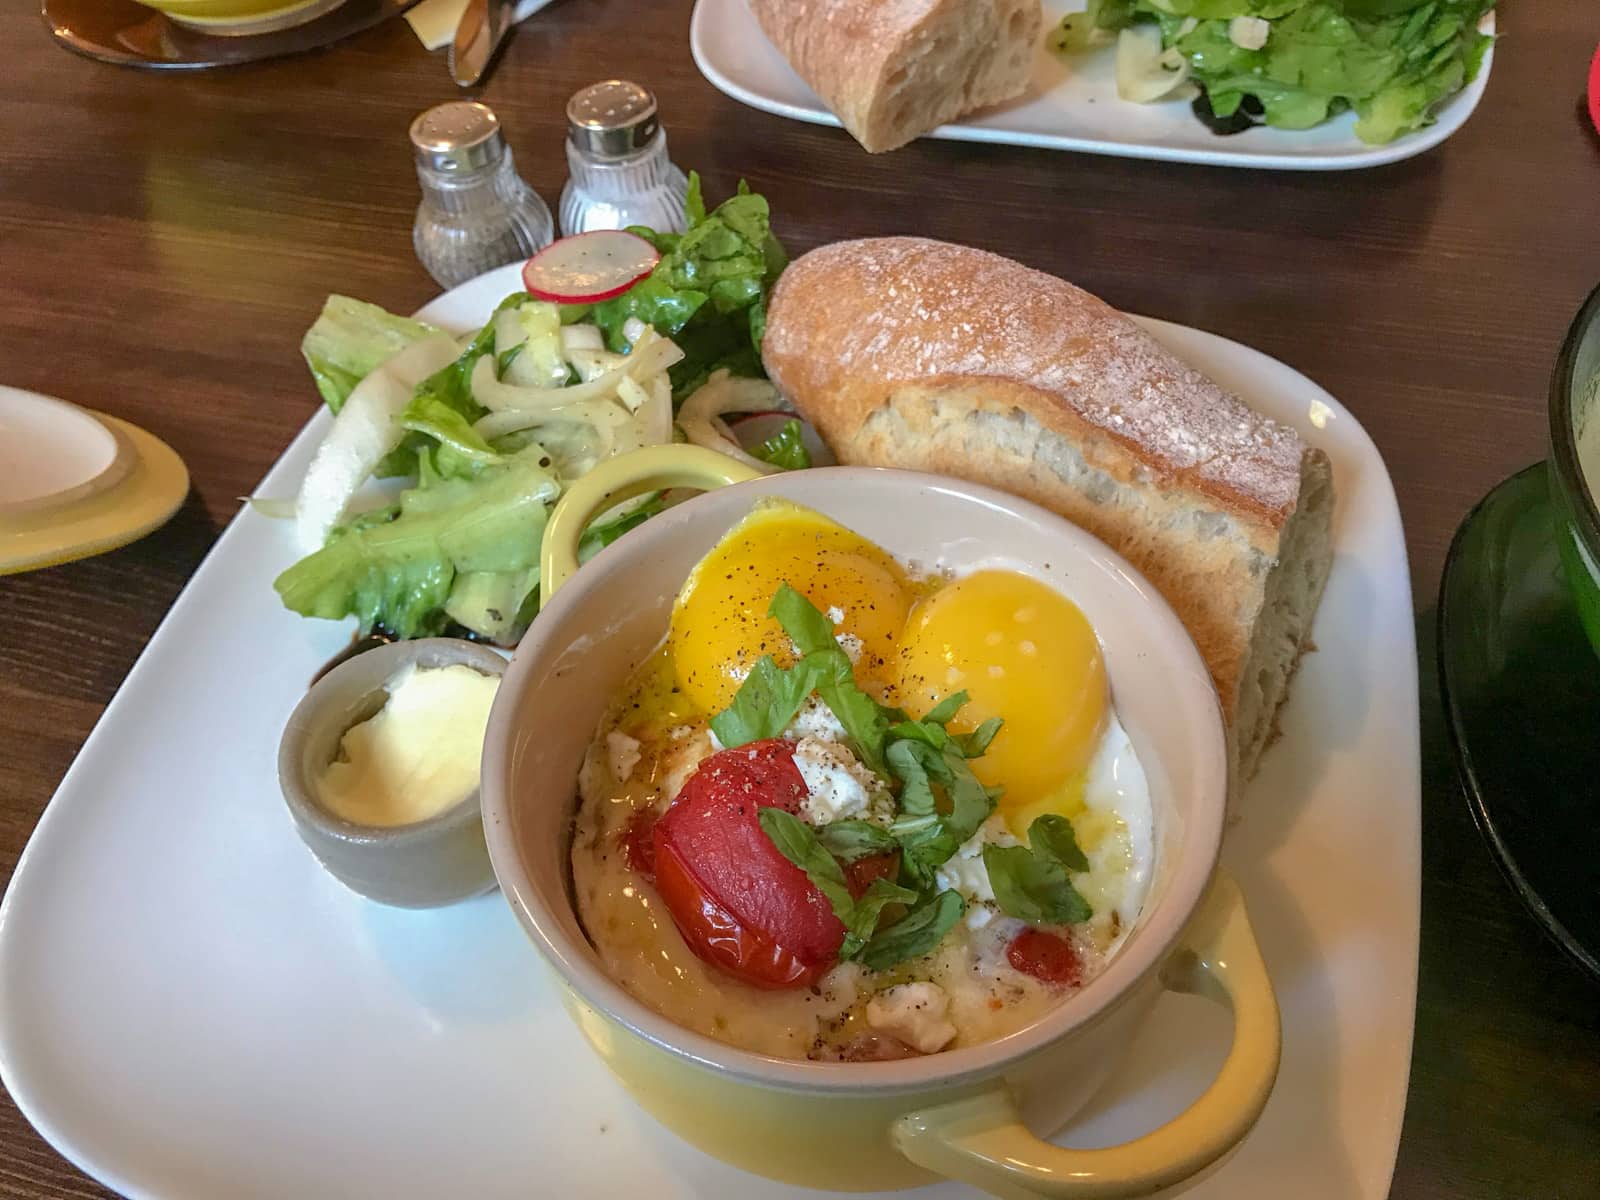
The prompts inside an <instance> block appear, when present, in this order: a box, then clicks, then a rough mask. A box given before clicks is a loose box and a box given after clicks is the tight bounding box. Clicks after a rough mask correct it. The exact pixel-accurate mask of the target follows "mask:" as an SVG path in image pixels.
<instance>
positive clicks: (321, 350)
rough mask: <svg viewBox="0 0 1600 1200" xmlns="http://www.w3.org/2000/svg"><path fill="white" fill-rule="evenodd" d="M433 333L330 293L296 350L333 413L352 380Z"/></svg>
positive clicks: (351, 386)
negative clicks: (298, 350) (309, 369)
mask: <svg viewBox="0 0 1600 1200" xmlns="http://www.w3.org/2000/svg"><path fill="white" fill-rule="evenodd" d="M436 332H438V331H437V330H435V329H434V328H433V327H432V326H430V325H424V324H423V323H422V322H421V321H414V320H412V319H411V318H410V317H397V316H395V315H394V314H393V313H391V312H385V311H384V310H383V309H381V308H379V307H378V306H377V305H376V304H367V303H366V302H364V301H361V300H352V299H351V298H350V297H349V296H337V295H335V296H329V297H328V299H327V300H326V301H325V302H324V303H323V305H322V312H321V313H320V314H319V315H318V316H317V319H316V321H315V322H313V323H312V326H311V328H310V329H308V330H306V334H305V337H303V338H301V339H300V353H301V354H302V355H303V356H304V357H305V360H306V366H308V367H309V368H311V377H312V379H314V380H315V381H316V384H317V391H318V392H319V393H320V394H321V396H322V399H323V400H324V401H325V402H326V403H327V405H328V407H329V408H331V409H332V410H333V411H334V412H335V413H337V412H338V411H339V410H340V409H341V408H343V407H344V402H345V400H346V398H348V397H349V395H350V393H351V392H353V391H354V390H355V386H356V384H358V383H360V382H361V380H362V379H363V378H365V377H366V376H367V375H370V374H371V373H372V372H373V371H375V370H376V369H377V368H378V367H379V366H381V365H382V364H383V363H384V362H385V361H387V360H388V359H390V358H392V357H393V356H394V355H396V354H398V353H399V352H400V351H402V350H404V349H405V348H406V347H407V346H409V345H411V343H412V342H415V341H419V340H421V339H422V338H424V337H426V336H427V335H428V334H430V333H436Z"/></svg>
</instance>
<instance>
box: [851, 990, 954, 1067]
mask: <svg viewBox="0 0 1600 1200" xmlns="http://www.w3.org/2000/svg"><path fill="white" fill-rule="evenodd" d="M949 1010H950V997H949V996H948V995H947V994H946V993H945V990H944V989H943V988H942V987H940V986H939V985H938V984H936V983H925V982H917V983H899V984H896V985H895V986H894V987H892V988H888V989H886V990H885V991H881V992H879V993H878V994H877V995H876V996H874V997H873V998H872V999H871V1000H868V1001H867V1024H868V1025H871V1026H872V1027H873V1028H874V1029H876V1030H877V1031H878V1032H879V1033H886V1034H888V1035H889V1036H890V1037H895V1038H899V1039H900V1040H901V1041H902V1042H904V1043H905V1044H906V1045H908V1046H911V1047H913V1048H914V1049H917V1050H920V1051H922V1053H924V1054H933V1053H936V1052H937V1051H939V1050H943V1049H944V1048H945V1046H946V1045H948V1044H949V1042H950V1041H951V1039H953V1038H954V1037H955V1036H956V1027H955V1026H954V1025H952V1024H951V1023H950V1022H949V1021H948V1020H946V1019H945V1014H946V1013H947V1012H949Z"/></svg>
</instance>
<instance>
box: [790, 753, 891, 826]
mask: <svg viewBox="0 0 1600 1200" xmlns="http://www.w3.org/2000/svg"><path fill="white" fill-rule="evenodd" d="M794 765H795V766H796V767H798V768H799V770H800V778H801V779H803V780H805V783H806V788H807V789H808V790H809V791H810V793H811V794H810V795H809V796H807V797H806V799H805V802H804V803H803V804H802V805H801V806H800V811H801V815H802V816H804V817H805V819H806V820H807V821H809V822H811V824H813V825H827V824H829V823H830V822H833V821H840V820H843V819H844V818H845V817H859V816H866V815H869V814H868V809H869V808H871V807H872V801H873V793H874V792H877V791H880V790H882V789H881V785H880V784H879V783H878V779H877V777H876V776H875V775H873V773H872V772H871V771H869V770H867V768H866V767H864V766H862V765H861V764H860V763H859V762H857V761H856V756H855V755H853V754H851V753H850V751H849V750H847V749H845V747H843V746H841V745H839V744H838V743H837V742H825V741H823V740H822V739H820V738H812V737H805V738H801V739H800V741H799V742H798V743H797V744H796V745H795V748H794Z"/></svg>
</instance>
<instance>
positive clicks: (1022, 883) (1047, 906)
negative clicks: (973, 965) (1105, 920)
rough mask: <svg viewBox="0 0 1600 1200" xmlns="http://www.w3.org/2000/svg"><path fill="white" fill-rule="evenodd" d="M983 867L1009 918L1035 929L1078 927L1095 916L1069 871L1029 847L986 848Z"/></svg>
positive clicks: (1002, 909) (1046, 855)
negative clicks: (1036, 927)
mask: <svg viewBox="0 0 1600 1200" xmlns="http://www.w3.org/2000/svg"><path fill="white" fill-rule="evenodd" d="M983 866H984V869H985V870H987V871H988V873H989V886H990V887H992V888H993V889H994V898H995V902H996V903H997V904H999V905H1000V911H1001V912H1003V913H1005V914H1006V915H1007V916H1008V917H1016V918H1017V919H1018V920H1021V921H1027V922H1029V923H1030V924H1034V925H1075V924H1077V923H1078V922H1079V921H1087V920H1088V919H1089V918H1090V916H1092V915H1093V910H1092V909H1091V908H1090V907H1089V902H1088V901H1087V900H1085V899H1084V898H1083V897H1082V896H1081V895H1079V894H1078V889H1077V888H1075V887H1073V886H1072V881H1071V880H1070V879H1068V878H1067V872H1066V868H1065V867H1063V866H1062V865H1061V864H1060V863H1059V862H1057V861H1056V860H1055V859H1054V858H1053V857H1052V856H1050V855H1049V854H1036V853H1034V852H1033V851H1032V850H1030V849H1029V848H1028V847H1027V846H992V845H991V846H985V847H984V848H983Z"/></svg>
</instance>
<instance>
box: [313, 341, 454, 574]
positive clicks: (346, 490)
mask: <svg viewBox="0 0 1600 1200" xmlns="http://www.w3.org/2000/svg"><path fill="white" fill-rule="evenodd" d="M455 359H456V343H455V340H454V339H453V338H450V337H448V336H446V335H444V334H437V333H431V334H429V335H428V336H427V337H424V338H422V339H420V340H419V341H416V342H413V343H412V344H411V345H409V346H407V347H406V348H405V349H404V350H401V351H399V352H398V353H396V354H394V355H391V356H390V357H389V358H388V359H387V360H385V361H384V362H383V364H382V365H380V366H379V367H378V368H377V369H376V370H374V371H372V372H371V373H369V374H368V375H367V376H366V377H365V378H364V379H362V381H361V382H360V383H358V384H357V385H356V387H355V390H354V391H352V392H351V393H350V396H349V399H347V400H346V401H345V402H344V407H343V408H341V409H340V410H339V415H338V416H337V417H335V418H334V419H333V428H332V429H330V430H329V431H328V436H327V437H325V438H323V439H322V445H320V446H318V447H317V453H316V456H315V457H314V458H313V459H312V460H311V465H310V466H309V467H307V468H306V477H305V480H304V481H303V482H302V483H301V484H300V495H299V497H298V499H297V500H296V502H295V506H296V515H295V531H296V535H297V536H298V538H299V541H300V545H301V548H302V549H303V550H305V552H306V553H308V554H309V553H311V552H313V551H316V550H320V549H322V546H323V543H324V542H326V541H327V540H328V533H329V532H330V531H331V530H332V529H333V527H334V526H335V525H337V524H338V523H339V522H340V520H342V519H343V517H344V515H345V512H346V510H347V509H348V508H349V506H350V500H351V498H352V497H353V496H354V495H355V494H356V491H357V490H358V489H359V488H360V487H361V485H362V484H363V483H364V482H366V479H367V476H369V475H371V474H372V469H373V468H374V467H375V466H377V465H378V462H379V460H381V459H382V458H383V456H384V455H385V454H387V453H389V451H391V450H393V449H394V448H395V447H396V446H398V445H399V444H400V439H401V438H402V437H403V436H404V435H405V430H404V429H402V428H401V427H400V424H399V422H398V421H397V420H396V419H395V418H397V417H398V416H399V415H400V413H401V412H403V411H404V409H405V407H406V405H407V404H408V403H410V401H411V394H412V392H414V391H415V390H416V387H417V385H418V384H419V383H421V382H422V381H423V380H424V379H426V378H428V376H430V375H432V374H434V373H435V372H436V371H441V370H443V369H444V368H445V367H447V366H449V365H450V364H451V363H452V362H454V361H455Z"/></svg>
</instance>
